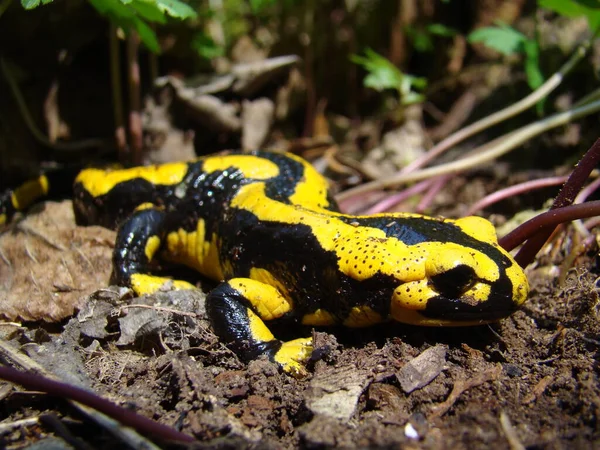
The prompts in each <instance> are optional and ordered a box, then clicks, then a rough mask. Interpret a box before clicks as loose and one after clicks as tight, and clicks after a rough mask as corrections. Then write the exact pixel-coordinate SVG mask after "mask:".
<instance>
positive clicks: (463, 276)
mask: <svg viewBox="0 0 600 450" xmlns="http://www.w3.org/2000/svg"><path fill="white" fill-rule="evenodd" d="M430 282H431V284H432V285H433V288H434V289H435V290H436V291H437V292H438V293H439V294H440V295H442V296H444V297H446V298H450V299H457V298H459V297H460V296H461V295H462V294H464V292H465V291H467V290H469V288H471V286H472V285H473V283H474V282H475V271H474V270H473V268H471V267H469V266H466V265H460V266H456V267H454V268H452V269H450V270H447V271H445V272H442V273H439V274H437V275H434V276H432V277H431V281H430Z"/></svg>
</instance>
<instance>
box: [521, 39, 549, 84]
mask: <svg viewBox="0 0 600 450" xmlns="http://www.w3.org/2000/svg"><path fill="white" fill-rule="evenodd" d="M524 51H525V74H526V75H527V84H528V85H529V87H530V88H531V90H535V89H537V88H539V87H540V86H541V85H542V84H543V83H544V74H543V73H542V70H541V69H540V48H539V45H538V43H537V41H534V40H528V41H526V42H525V45H524Z"/></svg>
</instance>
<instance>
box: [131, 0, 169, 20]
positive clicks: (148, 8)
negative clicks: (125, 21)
mask: <svg viewBox="0 0 600 450" xmlns="http://www.w3.org/2000/svg"><path fill="white" fill-rule="evenodd" d="M121 1H123V0H121ZM129 6H130V7H131V8H132V9H133V10H134V11H135V12H136V13H137V14H138V15H139V16H140V17H141V18H142V19H144V20H147V21H148V22H158V23H166V22H167V18H166V16H165V13H164V12H163V11H162V10H161V9H160V8H159V7H158V6H157V5H156V3H154V2H149V1H145V0H132V1H130V2H129Z"/></svg>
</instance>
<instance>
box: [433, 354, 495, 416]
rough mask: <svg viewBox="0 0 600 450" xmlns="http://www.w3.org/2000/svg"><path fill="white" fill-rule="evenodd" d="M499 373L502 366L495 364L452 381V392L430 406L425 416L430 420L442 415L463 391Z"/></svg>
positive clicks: (493, 378)
mask: <svg viewBox="0 0 600 450" xmlns="http://www.w3.org/2000/svg"><path fill="white" fill-rule="evenodd" d="M501 373H502V366H501V365H500V364H497V365H495V366H494V367H492V368H490V369H488V370H486V371H484V372H481V373H478V374H476V375H474V376H473V377H471V378H469V379H467V380H458V381H456V383H454V387H453V388H452V392H450V395H449V396H448V398H447V399H446V400H445V401H443V402H442V403H440V404H439V405H436V406H434V407H433V408H432V410H431V412H430V413H429V416H428V417H427V419H428V420H429V421H431V420H434V419H436V418H438V417H441V416H443V415H444V414H446V413H447V412H448V411H449V410H450V408H451V407H452V406H453V405H454V404H455V403H456V401H457V400H458V398H459V397H460V396H461V395H462V394H463V393H464V392H465V391H467V390H469V389H471V388H474V387H476V386H479V385H482V384H484V383H487V382H488V381H493V380H496V379H497V378H498V377H499V376H500V374H501Z"/></svg>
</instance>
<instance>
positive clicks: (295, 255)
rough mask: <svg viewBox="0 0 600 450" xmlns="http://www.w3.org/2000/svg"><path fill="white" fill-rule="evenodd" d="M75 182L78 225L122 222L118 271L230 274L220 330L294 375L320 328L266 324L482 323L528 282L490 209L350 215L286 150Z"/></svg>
mask: <svg viewBox="0 0 600 450" xmlns="http://www.w3.org/2000/svg"><path fill="white" fill-rule="evenodd" d="M63 184H64V183H63ZM51 185H52V182H51V180H48V178H47V177H46V176H42V177H40V179H39V180H37V181H35V182H30V183H29V184H28V185H24V186H23V187H21V188H19V189H16V190H15V191H12V192H10V193H8V194H5V195H4V197H0V222H5V221H7V220H8V219H9V217H10V216H11V215H12V213H14V211H15V210H17V209H22V208H23V207H25V206H27V205H28V204H29V203H30V202H31V200H32V199H33V198H35V197H36V196H38V197H39V196H41V195H45V194H47V193H48V192H49V190H50V189H51V188H50V186H51ZM73 194H74V200H73V201H74V209H75V215H76V218H77V221H78V222H79V223H80V224H84V225H86V224H89V225H91V224H99V225H102V226H105V227H111V228H115V227H118V233H117V241H116V245H115V250H114V256H113V263H114V268H113V274H112V278H113V279H112V281H113V282H114V283H117V284H120V285H127V286H131V287H132V288H133V289H134V290H135V292H137V293H138V294H148V293H152V292H155V291H157V290H158V289H159V288H161V286H163V285H165V283H167V282H170V283H172V285H173V286H174V287H175V288H176V289H188V288H194V286H193V285H191V284H189V283H187V282H185V281H179V280H171V279H168V278H164V277H160V276H157V275H153V274H152V273H151V270H150V269H151V267H152V266H153V262H155V260H156V259H157V258H162V259H164V260H168V261H171V262H175V263H180V264H184V265H186V266H189V267H191V268H193V269H196V270H197V271H199V272H200V273H202V274H203V275H205V276H207V277H210V278H212V279H214V280H216V281H219V282H220V284H219V285H218V286H217V287H216V288H215V289H213V290H212V291H211V292H210V293H209V294H208V296H207V298H206V311H207V314H208V317H209V319H210V322H211V324H212V327H213V329H214V331H215V333H216V334H217V335H218V336H220V338H222V339H223V340H224V341H226V342H227V343H229V344H230V345H231V347H232V348H233V350H234V351H235V352H236V353H237V354H238V355H239V356H240V357H242V358H243V359H244V360H246V361H248V360H252V359H254V358H257V357H258V356H260V355H266V356H267V357H268V358H270V359H271V360H272V361H275V362H277V363H279V364H280V365H281V366H282V367H283V369H284V370H285V371H287V372H289V373H292V374H299V373H303V372H304V370H305V369H304V366H303V362H304V361H306V359H307V358H308V357H309V356H310V354H311V352H312V341H311V339H310V338H300V339H296V340H291V341H288V342H282V341H281V340H279V339H277V338H276V337H274V335H273V334H272V332H271V331H270V329H269V328H268V327H267V325H266V324H265V323H269V322H271V323H273V322H274V321H277V322H279V321H284V320H294V321H297V322H300V323H302V324H304V325H308V326H322V325H333V324H342V325H345V326H348V327H365V326H369V325H373V324H376V323H380V322H383V321H386V320H388V319H393V320H396V321H399V322H403V323H408V324H416V325H429V326H447V325H474V324H482V323H486V322H490V321H495V320H497V319H500V318H503V317H506V316H508V315H510V314H511V313H512V312H513V311H515V309H517V308H518V307H519V305H521V304H522V303H523V302H524V301H525V299H526V297H527V293H528V289H529V288H528V283H527V278H526V276H525V274H524V272H523V270H522V269H521V268H520V267H519V266H518V265H517V263H516V262H515V261H514V260H513V259H512V257H511V256H510V255H509V254H508V253H507V252H506V251H505V250H503V249H502V248H501V247H500V246H499V245H498V243H497V238H496V233H495V230H494V228H493V226H492V225H491V223H490V222H488V221H486V220H485V219H482V218H478V217H465V218H462V219H458V220H449V219H442V218H434V217H426V216H422V215H416V214H404V213H395V214H376V215H371V216H354V215H348V214H342V213H340V212H339V210H338V207H337V205H336V204H335V202H334V200H333V199H332V197H331V195H330V194H329V192H328V185H327V181H326V180H325V179H324V178H323V177H322V176H321V175H319V173H318V172H317V171H316V170H315V169H314V168H313V167H312V166H311V165H310V164H309V163H307V162H306V161H304V160H303V159H301V158H299V157H297V156H294V155H290V154H277V153H269V152H262V151H259V152H255V153H252V154H229V155H222V156H209V157H205V158H200V159H198V160H195V161H192V162H185V163H184V162H177V163H170V164H163V165H158V166H149V167H136V168H132V169H121V170H114V171H106V170H98V169H86V170H84V171H82V172H81V173H79V175H78V176H77V177H76V179H75V183H74V192H73Z"/></svg>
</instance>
